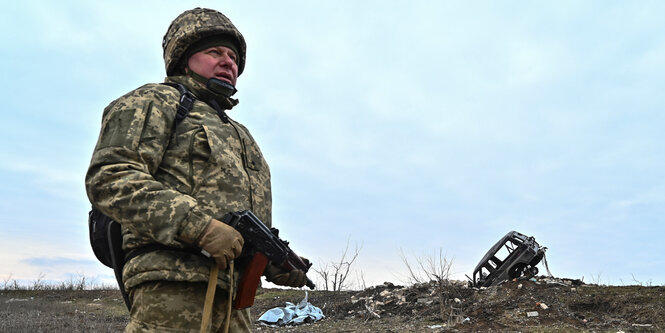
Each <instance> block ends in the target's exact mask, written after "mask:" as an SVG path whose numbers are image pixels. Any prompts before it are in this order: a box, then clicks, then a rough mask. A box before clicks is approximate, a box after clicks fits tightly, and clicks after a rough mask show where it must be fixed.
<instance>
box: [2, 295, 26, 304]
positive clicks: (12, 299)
mask: <svg viewBox="0 0 665 333" xmlns="http://www.w3.org/2000/svg"><path fill="white" fill-rule="evenodd" d="M31 299H32V297H31ZM27 301H28V299H27V298H10V299H8V300H6V301H5V304H6V303H12V302H27Z"/></svg>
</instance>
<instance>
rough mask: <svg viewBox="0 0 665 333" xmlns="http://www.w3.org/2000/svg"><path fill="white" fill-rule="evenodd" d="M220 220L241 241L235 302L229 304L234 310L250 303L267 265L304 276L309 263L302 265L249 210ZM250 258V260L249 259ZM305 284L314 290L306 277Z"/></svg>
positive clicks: (287, 247)
mask: <svg viewBox="0 0 665 333" xmlns="http://www.w3.org/2000/svg"><path fill="white" fill-rule="evenodd" d="M221 220H222V222H224V223H226V224H228V225H230V226H231V227H233V228H234V229H236V230H238V232H239V233H240V234H241V235H242V237H243V238H244V239H245V246H244V247H243V253H242V254H241V255H240V260H239V261H240V262H242V263H243V264H242V265H241V266H242V267H243V269H244V271H243V273H242V275H241V277H242V278H241V280H240V281H239V282H238V291H237V294H236V301H235V303H234V304H233V307H234V308H235V309H244V308H247V307H250V306H252V305H253V304H254V295H255V294H256V289H257V288H258V287H259V282H260V281H261V275H263V271H264V270H265V268H266V266H267V265H268V262H270V263H272V264H273V265H275V266H277V267H281V268H282V269H284V270H285V271H287V272H290V271H292V270H294V269H299V270H301V271H303V272H305V273H307V271H308V270H309V268H310V267H311V266H312V264H311V263H310V264H306V263H305V262H304V261H303V260H302V259H301V258H300V257H299V256H298V255H297V254H295V252H293V251H292V250H291V248H289V243H288V242H287V241H284V240H282V239H280V238H279V232H278V230H277V229H275V228H271V229H268V227H266V225H265V224H263V222H261V220H259V218H258V217H256V215H254V213H252V212H251V211H249V210H245V211H242V212H234V213H228V214H226V215H224V217H222V219H221ZM250 257H251V259H249V258H250ZM244 258H248V259H249V262H248V263H245V262H244V261H246V260H244ZM305 285H306V286H308V287H309V288H310V289H314V282H312V280H310V279H309V278H308V279H307V283H306V284H305Z"/></svg>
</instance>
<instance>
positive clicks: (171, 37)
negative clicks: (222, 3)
mask: <svg viewBox="0 0 665 333" xmlns="http://www.w3.org/2000/svg"><path fill="white" fill-rule="evenodd" d="M212 36H225V37H230V38H231V40H233V41H234V42H235V44H236V50H238V53H239V54H237V56H238V64H237V65H238V75H240V74H242V71H243V69H244V68H245V52H246V50H247V45H246V44H245V39H244V38H243V37H242V34H241V33H240V31H238V29H236V27H235V26H234V25H233V23H231V20H229V19H228V18H227V17H226V16H224V14H222V13H220V12H218V11H216V10H213V9H207V8H198V7H197V8H194V9H191V10H187V11H185V12H183V13H182V14H180V15H178V17H176V18H175V20H173V22H171V25H170V26H169V28H168V30H167V31H166V34H165V35H164V39H163V40H162V49H164V63H165V65H166V75H174V74H181V73H179V72H180V70H181V69H182V68H184V62H185V61H186V60H187V59H182V58H183V57H184V56H185V52H186V51H187V49H188V48H189V47H190V46H191V45H192V44H194V43H196V42H198V41H201V40H202V39H204V38H207V37H212ZM181 66H182V67H181Z"/></svg>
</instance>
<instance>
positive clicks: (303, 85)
mask: <svg viewBox="0 0 665 333" xmlns="http://www.w3.org/2000/svg"><path fill="white" fill-rule="evenodd" d="M196 6H201V7H209V8H214V9H217V10H220V11H221V12H223V13H224V14H226V15H227V16H228V17H229V18H230V19H231V20H232V21H233V23H234V24H235V25H236V27H237V28H238V29H239V30H240V31H241V32H242V34H243V35H244V37H245V39H246V41H247V44H248V48H247V62H246V68H245V72H244V73H243V74H242V75H241V76H240V77H239V79H238V84H237V88H238V93H237V95H236V97H237V98H238V99H239V100H240V104H239V105H238V106H236V107H235V108H234V109H233V110H232V111H230V113H229V115H230V116H231V117H232V118H234V119H236V120H238V121H240V122H241V123H243V124H244V125H246V126H247V127H248V128H249V129H250V131H251V133H252V135H253V136H254V138H255V139H256V140H257V142H258V143H259V145H260V147H261V150H262V152H263V154H264V156H265V158H266V160H267V161H268V163H269V165H270V168H271V173H272V186H273V222H274V225H275V226H276V227H278V228H279V229H280V231H281V232H280V236H281V237H282V238H285V239H288V240H289V241H290V245H291V247H292V249H293V250H294V251H296V252H297V253H298V254H300V255H302V256H305V257H307V258H309V259H311V261H312V262H313V263H314V268H322V267H325V266H326V265H329V264H331V263H332V262H334V261H335V260H339V259H340V258H341V255H342V253H343V251H344V249H345V247H346V245H347V244H349V245H350V249H349V251H350V252H353V250H354V249H355V246H358V257H357V260H356V261H355V262H354V266H352V274H351V275H350V277H349V280H348V281H349V283H350V284H355V285H356V286H359V285H361V284H366V285H367V286H370V285H376V284H381V283H383V282H384V281H390V282H393V283H405V282H406V281H407V280H408V276H407V269H406V265H405V263H404V258H406V259H407V261H408V262H411V263H412V264H413V263H415V262H417V261H418V260H419V258H420V259H421V260H422V258H433V257H436V256H438V254H439V253H443V254H444V255H445V257H446V258H447V259H449V260H452V262H453V268H452V270H451V273H452V277H453V278H457V279H465V277H464V275H465V274H468V275H471V273H472V271H473V268H474V267H475V265H476V264H477V262H478V260H480V258H481V257H482V256H483V255H484V254H485V252H486V251H487V250H488V249H489V248H490V247H491V246H492V245H493V244H494V243H495V242H496V241H497V240H498V239H499V238H501V237H502V236H503V235H505V234H506V233H507V232H509V231H511V230H516V231H519V232H521V233H524V234H527V235H529V236H534V237H535V238H536V240H537V241H538V242H539V243H540V244H541V245H543V246H546V247H547V248H548V250H547V261H548V263H549V268H550V270H551V272H552V273H553V274H554V275H555V276H557V277H565V278H572V279H584V281H585V282H600V283H604V284H615V285H621V284H635V283H640V284H654V285H662V284H665V260H664V259H663V256H662V254H663V253H665V242H663V241H662V235H663V233H664V231H665V221H664V218H663V216H665V149H664V146H663V142H665V135H664V134H663V133H664V131H663V130H662V129H663V127H664V125H665V114H664V112H663V111H664V110H665V98H663V91H664V90H665V20H663V19H662V13H663V12H665V3H663V2H660V1H631V2H628V1H549V2H545V1H537V2H524V1H501V2H496V1H362V2H360V1H319V2H311V1H279V2H276V1H251V2H250V1H245V2H239V1H200V2H194V1H187V2H183V1H157V0H154V1H140V2H139V1H124V0H121V1H113V2H100V1H93V2H91V1H83V0H81V1H72V0H69V1H65V0H63V1H57V2H55V1H52V2H49V1H35V0H27V1H21V2H18V1H11V2H7V1H5V2H3V3H2V4H1V5H0V29H1V30H2V31H3V33H2V34H0V61H1V62H2V63H3V64H5V69H4V71H3V74H2V76H0V97H1V100H2V103H3V107H2V111H0V141H1V142H2V143H3V144H2V148H0V183H1V184H2V186H1V187H0V211H1V212H2V213H1V214H0V263H1V265H0V284H1V283H2V282H3V281H8V280H12V279H14V280H18V281H23V282H25V281H28V282H29V281H33V280H35V279H38V278H42V279H43V280H49V281H66V280H69V279H72V277H76V276H85V277H87V279H88V280H90V281H93V282H97V283H113V273H112V271H111V270H110V269H108V268H106V267H105V266H103V265H102V264H100V263H98V262H97V261H96V259H95V257H94V255H93V253H92V250H91V248H90V245H89V241H88V230H87V212H88V210H89V209H90V204H89V202H88V199H87V196H86V193H85V188H84V176H85V172H86V170H87V167H88V163H89V162H90V157H91V155H92V150H93V148H94V145H95V143H96V140H97V136H98V134H99V128H100V123H101V114H102V110H103V109H104V107H105V106H106V105H108V104H109V103H110V102H111V101H112V100H114V99H115V98H117V97H119V96H121V95H123V94H124V93H126V92H128V91H130V90H132V89H135V88H137V87H139V86H140V85H142V84H145V83H149V82H161V81H162V80H163V78H164V76H165V74H164V63H163V59H162V50H161V40H162V37H163V35H164V33H165V31H166V29H167V27H168V25H169V24H170V22H171V20H172V19H173V18H175V17H176V16H177V15H178V14H180V13H181V12H182V11H184V10H187V9H191V8H193V7H196ZM541 272H544V269H543V268H542V266H541ZM311 276H312V277H313V278H316V274H314V272H312V274H311ZM109 281H110V282H109ZM315 281H316V280H315Z"/></svg>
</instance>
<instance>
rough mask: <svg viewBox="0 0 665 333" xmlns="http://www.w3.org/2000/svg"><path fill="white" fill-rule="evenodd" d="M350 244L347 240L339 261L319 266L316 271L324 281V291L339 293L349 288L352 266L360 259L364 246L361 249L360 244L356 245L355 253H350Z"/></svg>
mask: <svg viewBox="0 0 665 333" xmlns="http://www.w3.org/2000/svg"><path fill="white" fill-rule="evenodd" d="M350 242H351V240H350V239H347V241H346V247H345V248H344V252H342V257H341V258H340V259H339V261H333V262H330V263H326V264H325V265H323V266H322V265H321V264H319V268H318V269H314V271H315V272H316V274H318V275H319V276H320V277H321V279H323V283H324V288H325V289H324V290H326V291H330V290H332V291H334V292H339V291H342V290H343V289H345V288H347V287H348V285H347V278H348V277H349V272H350V270H351V266H352V265H353V262H355V261H356V259H357V258H358V254H359V253H360V250H361V249H362V246H360V247H359V246H358V243H356V245H355V248H354V250H353V253H349V244H350Z"/></svg>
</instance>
